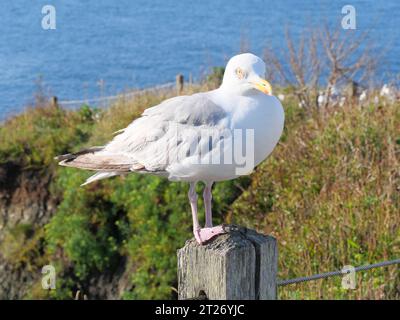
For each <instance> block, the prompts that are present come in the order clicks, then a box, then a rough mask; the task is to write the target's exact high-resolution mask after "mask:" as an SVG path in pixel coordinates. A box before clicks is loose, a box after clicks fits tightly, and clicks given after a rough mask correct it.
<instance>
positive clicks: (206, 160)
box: [56, 53, 285, 244]
mask: <svg viewBox="0 0 400 320" xmlns="http://www.w3.org/2000/svg"><path fill="white" fill-rule="evenodd" d="M264 74H265V63H264V62H263V61H262V60H261V59H260V58H259V57H257V56H256V55H254V54H251V53H243V54H240V55H236V56H234V57H232V58H231V59H230V60H229V61H228V63H227V65H226V68H225V73H224V76H223V81H222V84H221V86H220V87H219V88H218V89H215V90H212V91H208V92H200V93H196V94H193V95H184V96H177V97H174V98H170V99H167V100H165V101H163V102H161V103H160V104H159V105H156V106H153V107H151V108H148V109H146V110H145V111H144V112H143V114H142V115H141V116H140V117H139V118H137V119H135V120H134V121H133V122H132V123H131V124H130V125H129V126H128V127H126V128H125V129H122V130H119V131H117V133H116V135H115V137H114V138H113V139H112V140H111V141H110V142H109V143H107V144H106V145H104V146H100V147H91V148H88V149H85V150H81V151H79V152H76V153H69V154H64V155H60V156H58V157H56V160H58V161H59V164H60V165H62V166H67V167H75V168H80V169H85V170H92V171H95V172H96V173H95V174H94V175H92V176H91V177H89V178H88V179H87V180H86V182H85V183H84V184H83V185H86V184H89V183H92V182H94V181H97V180H101V179H105V178H109V177H113V176H118V175H126V174H128V173H139V174H152V175H157V176H162V177H165V178H168V179H169V180H170V181H183V182H187V183H189V192H188V198H189V202H190V207H191V211H192V219H193V234H194V237H195V239H196V241H197V242H198V243H199V244H204V243H206V242H208V241H209V240H210V239H212V238H214V237H216V236H218V235H220V234H223V233H225V232H226V231H225V228H224V226H223V225H219V226H213V223H212V209H211V205H212V193H211V191H212V186H213V184H214V183H215V182H218V181H224V180H231V179H235V178H238V177H240V176H242V175H247V174H250V173H251V172H252V171H253V169H254V168H255V166H257V165H258V164H259V163H261V162H262V161H263V160H264V159H266V158H267V157H268V155H270V153H271V152H272V150H273V149H274V148H275V146H276V145H277V143H278V141H279V139H280V137H281V135H282V131H283V126H284V117H285V116H284V110H283V107H282V105H281V103H280V101H279V99H277V98H276V97H275V96H273V95H272V88H271V85H270V84H269V82H268V81H266V80H264V79H263V78H262V75H264ZM243 150H245V152H243ZM198 182H203V183H204V191H203V198H204V207H205V226H204V227H203V228H202V227H201V226H200V224H199V220H198V210H197V199H198V196H197V193H196V184H197V183H198Z"/></svg>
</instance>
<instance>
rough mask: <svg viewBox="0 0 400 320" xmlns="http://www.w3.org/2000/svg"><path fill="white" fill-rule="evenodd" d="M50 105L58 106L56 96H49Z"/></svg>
mask: <svg viewBox="0 0 400 320" xmlns="http://www.w3.org/2000/svg"><path fill="white" fill-rule="evenodd" d="M50 105H51V106H52V107H53V108H55V109H57V108H58V98H57V97H56V96H53V97H51V98H50Z"/></svg>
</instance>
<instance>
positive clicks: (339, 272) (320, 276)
mask: <svg viewBox="0 0 400 320" xmlns="http://www.w3.org/2000/svg"><path fill="white" fill-rule="evenodd" d="M394 264H400V259H395V260H390V261H383V262H378V263H374V264H368V265H364V266H360V267H356V268H354V269H353V270H350V269H347V270H336V271H330V272H325V273H319V274H314V275H312V276H308V277H300V278H293V279H288V280H279V281H278V282H277V285H278V286H287V285H289V284H294V283H300V282H307V281H313V280H318V279H326V278H330V277H335V276H343V275H345V274H349V273H351V272H358V271H365V270H370V269H375V268H381V267H386V266H390V265H394Z"/></svg>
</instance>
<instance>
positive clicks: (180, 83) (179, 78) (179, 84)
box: [176, 73, 184, 95]
mask: <svg viewBox="0 0 400 320" xmlns="http://www.w3.org/2000/svg"><path fill="white" fill-rule="evenodd" d="M183 83H184V78H183V74H180V73H179V74H177V75H176V93H177V95H180V94H181V93H182V91H183Z"/></svg>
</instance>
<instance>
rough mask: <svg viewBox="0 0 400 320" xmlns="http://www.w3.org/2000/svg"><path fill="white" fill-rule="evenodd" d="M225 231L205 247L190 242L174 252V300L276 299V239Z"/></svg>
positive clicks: (239, 230)
mask: <svg viewBox="0 0 400 320" xmlns="http://www.w3.org/2000/svg"><path fill="white" fill-rule="evenodd" d="M226 229H227V231H228V232H227V234H224V235H220V236H218V237H217V238H215V239H212V240H211V241H210V242H209V243H208V244H205V245H199V244H198V243H197V242H196V241H195V240H194V239H192V240H188V241H187V242H186V244H185V246H184V247H183V248H181V249H179V250H178V298H179V299H194V298H197V297H198V296H199V295H200V294H201V293H204V294H205V296H206V297H207V298H208V299H211V300H230V299H233V300H235V299H244V300H274V299H276V294H277V290H276V275H277V269H278V247H277V244H276V239H275V238H273V237H271V236H266V235H262V234H260V233H257V232H256V231H254V230H250V229H247V228H243V227H237V226H233V225H229V226H227V227H226Z"/></svg>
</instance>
